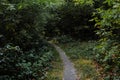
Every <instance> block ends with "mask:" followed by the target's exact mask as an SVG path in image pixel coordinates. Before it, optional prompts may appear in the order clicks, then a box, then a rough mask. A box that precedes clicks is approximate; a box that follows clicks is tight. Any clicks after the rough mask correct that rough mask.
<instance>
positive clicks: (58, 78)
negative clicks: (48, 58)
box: [45, 51, 63, 80]
mask: <svg viewBox="0 0 120 80" xmlns="http://www.w3.org/2000/svg"><path fill="white" fill-rule="evenodd" d="M53 55H54V60H53V61H52V62H51V64H52V65H51V67H52V68H51V69H50V70H49V71H48V72H47V78H46V79H45V80H62V78H63V64H62V61H61V59H60V57H58V56H59V55H58V52H56V51H54V54H53Z"/></svg>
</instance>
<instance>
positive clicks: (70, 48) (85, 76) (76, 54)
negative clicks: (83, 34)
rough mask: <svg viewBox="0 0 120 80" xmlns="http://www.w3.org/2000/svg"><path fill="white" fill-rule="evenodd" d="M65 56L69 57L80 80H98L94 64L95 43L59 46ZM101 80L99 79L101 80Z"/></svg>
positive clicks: (74, 43) (73, 43)
mask: <svg viewBox="0 0 120 80" xmlns="http://www.w3.org/2000/svg"><path fill="white" fill-rule="evenodd" d="M61 46H62V48H63V49H64V51H65V52H66V54H67V55H68V56H69V57H70V59H71V60H72V62H73V63H74V66H75V68H76V71H77V75H78V77H80V79H82V80H99V77H98V75H99V74H98V72H97V69H96V66H95V65H96V64H95V63H94V57H95V53H93V47H94V46H95V41H91V42H79V41H76V42H72V43H71V42H70V43H66V44H62V45H61ZM101 79H102V78H100V80H101Z"/></svg>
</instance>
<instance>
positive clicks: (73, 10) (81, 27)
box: [46, 0, 97, 40]
mask: <svg viewBox="0 0 120 80" xmlns="http://www.w3.org/2000/svg"><path fill="white" fill-rule="evenodd" d="M94 10H95V9H94V6H93V5H92V2H90V3H86V2H83V3H78V2H76V1H74V0H70V1H69V0H66V2H65V3H64V4H63V5H62V6H60V7H59V8H57V9H54V10H53V11H52V13H55V14H56V15H55V17H54V19H52V20H50V21H49V22H48V25H47V26H46V29H47V32H48V33H53V34H47V35H46V36H58V35H59V36H60V35H67V36H72V38H75V39H81V40H89V39H96V38H97V36H96V35H95V32H94V31H95V30H96V28H94V27H93V26H94V21H93V22H90V21H89V20H90V19H91V18H92V13H93V12H94Z"/></svg>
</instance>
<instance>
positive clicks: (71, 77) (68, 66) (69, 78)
mask: <svg viewBox="0 0 120 80" xmlns="http://www.w3.org/2000/svg"><path fill="white" fill-rule="evenodd" d="M53 46H54V47H55V48H56V50H57V51H58V52H59V54H60V57H61V59H62V61H63V64H64V77H63V80H76V73H75V68H74V67H73V64H72V63H71V61H70V60H69V59H68V57H67V56H66V54H65V52H64V51H63V50H62V49H61V48H60V47H58V46H57V45H55V44H53Z"/></svg>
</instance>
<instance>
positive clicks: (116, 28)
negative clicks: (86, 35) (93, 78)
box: [94, 0, 120, 80]
mask: <svg viewBox="0 0 120 80" xmlns="http://www.w3.org/2000/svg"><path fill="white" fill-rule="evenodd" d="M106 5H107V6H106ZM94 15H95V16H96V15H99V17H95V18H94V20H95V21H96V24H95V26H96V27H97V28H98V30H97V34H98V35H99V36H100V40H99V43H98V45H97V46H96V48H95V51H96V52H95V53H96V54H97V55H96V60H97V63H98V65H99V67H100V74H101V77H103V79H105V80H117V79H120V62H119V61H120V1H119V0H105V2H104V4H103V5H102V6H101V7H100V8H97V13H95V14H94Z"/></svg>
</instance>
